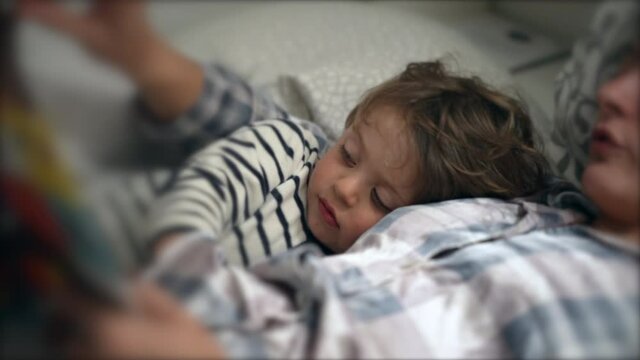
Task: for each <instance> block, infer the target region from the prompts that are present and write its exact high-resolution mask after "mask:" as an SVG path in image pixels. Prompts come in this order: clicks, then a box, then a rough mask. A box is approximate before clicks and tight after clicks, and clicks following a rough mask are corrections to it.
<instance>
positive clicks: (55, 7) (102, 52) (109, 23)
mask: <svg viewBox="0 0 640 360" xmlns="http://www.w3.org/2000/svg"><path fill="white" fill-rule="evenodd" d="M19 10H20V14H21V15H22V17H23V18H27V19H33V20H35V21H37V22H39V23H42V24H44V25H47V26H49V27H51V28H53V29H55V30H58V31H61V32H63V33H66V34H68V35H69V36H70V37H71V38H73V39H75V40H77V41H78V42H79V43H80V44H81V45H82V46H83V47H84V48H86V49H87V50H89V52H90V53H92V54H94V55H95V56H97V57H98V58H99V59H101V60H104V61H106V62H108V63H110V64H112V65H114V66H115V67H116V68H118V69H120V70H121V71H123V72H124V73H125V74H126V75H127V76H129V77H130V78H131V79H132V80H133V82H134V83H135V85H136V86H137V88H138V89H139V97H140V98H141V99H142V100H143V101H142V105H143V106H142V108H143V109H144V110H145V111H144V113H145V115H147V116H145V118H146V119H147V120H149V119H150V120H151V121H145V122H144V123H143V126H144V128H145V130H147V131H145V133H146V134H148V135H149V136H150V137H152V138H156V139H160V140H177V141H179V142H184V143H188V144H186V146H185V148H191V149H196V148H198V147H201V146H202V145H203V144H206V143H208V142H209V141H211V140H212V139H217V138H219V137H222V136H225V135H227V134H229V133H230V132H232V131H233V130H235V129H237V128H239V127H240V126H242V125H246V124H248V123H249V122H252V121H256V120H263V119H266V118H274V117H279V118H281V117H286V115H285V114H284V112H283V111H282V110H281V109H280V108H279V107H278V106H277V105H275V104H274V103H273V102H272V101H271V100H269V99H267V98H266V97H264V96H261V94H259V93H257V92H256V91H255V90H254V89H252V88H251V86H249V85H248V84H247V83H246V82H245V81H244V80H243V79H242V78H241V77H239V76H237V75H235V74H233V73H232V72H230V71H229V70H228V69H225V68H224V67H222V66H220V65H211V66H202V65H201V64H199V63H197V62H194V61H192V60H191V59H189V58H188V57H186V56H185V55H183V54H181V53H180V52H178V51H176V50H175V49H173V48H172V47H171V46H170V44H168V43H167V42H166V41H165V40H164V39H163V38H162V37H161V36H159V35H158V34H157V33H156V32H155V31H154V29H153V27H152V25H151V24H150V23H149V21H148V20H147V18H146V5H145V2H144V1H138V0H131V1H113V0H98V1H95V2H93V4H92V5H91V7H90V8H89V9H88V10H87V11H86V12H83V13H79V12H75V11H72V10H71V9H69V8H67V7H65V6H64V5H63V4H61V3H59V2H56V1H52V0H21V1H20V2H19Z"/></svg>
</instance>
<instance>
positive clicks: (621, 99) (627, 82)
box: [598, 65, 640, 120]
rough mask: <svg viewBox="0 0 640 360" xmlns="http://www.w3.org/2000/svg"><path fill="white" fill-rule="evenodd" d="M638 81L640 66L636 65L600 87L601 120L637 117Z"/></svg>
mask: <svg viewBox="0 0 640 360" xmlns="http://www.w3.org/2000/svg"><path fill="white" fill-rule="evenodd" d="M638 80H640V79H639V71H638V65H635V66H633V67H630V68H627V69H625V70H624V71H622V72H621V73H620V74H619V75H618V76H616V77H615V78H613V79H611V80H609V81H608V82H606V83H605V84H604V85H602V86H601V87H600V89H599V90H598V105H599V106H600V119H602V120H607V119H609V118H612V117H620V118H626V117H631V115H637V112H638V96H639V95H640V94H639V93H640V91H639V86H638ZM635 120H637V119H635Z"/></svg>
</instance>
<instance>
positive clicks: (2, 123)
mask: <svg viewBox="0 0 640 360" xmlns="http://www.w3.org/2000/svg"><path fill="white" fill-rule="evenodd" d="M0 20H2V21H1V22H0V23H2V26H1V27H2V29H1V31H0V32H2V35H1V37H2V44H1V45H2V49H1V50H0V52H1V53H2V54H1V55H0V58H1V60H2V64H1V65H2V74H1V75H2V76H1V77H0V115H1V116H0V131H1V132H0V135H1V141H2V142H1V145H2V164H1V167H0V193H1V197H0V211H1V212H0V221H1V222H2V241H1V242H0V244H1V245H0V249H1V252H0V254H1V255H0V256H1V261H0V280H1V281H2V282H1V284H2V285H1V290H0V319H1V321H2V332H1V334H0V340H1V341H0V343H2V349H1V350H0V354H1V357H2V358H15V357H20V358H23V357H45V356H50V355H51V354H52V353H51V348H50V343H49V335H50V330H51V329H50V327H51V323H52V321H53V319H55V318H56V316H57V314H56V306H55V301H54V299H59V298H60V297H61V296H65V295H68V294H70V293H74V294H77V293H81V294H83V295H86V296H88V297H99V298H101V300H103V301H111V302H113V301H119V299H122V291H121V287H122V286H123V285H124V284H123V281H122V280H123V277H124V274H123V273H122V267H121V264H120V263H119V260H118V258H117V257H116V255H115V252H114V251H113V250H112V249H111V247H110V246H109V244H108V243H107V242H106V240H105V237H104V236H103V232H102V230H101V229H100V227H99V226H98V223H97V221H96V220H95V219H94V217H93V213H92V212H91V211H90V209H89V207H88V204H87V203H86V202H85V201H84V198H83V187H82V184H81V183H80V182H79V181H77V179H75V178H74V176H73V174H74V171H73V169H72V168H71V166H69V163H68V162H66V161H65V158H64V156H62V153H61V152H60V151H59V148H58V146H57V145H58V144H57V137H56V134H55V133H54V131H53V130H52V129H50V128H49V127H48V124H47V122H46V121H45V120H44V119H43V118H42V117H41V116H40V115H39V113H38V111H37V109H34V108H33V107H32V106H31V105H30V103H29V102H28V97H27V96H25V93H24V91H23V89H22V87H21V86H19V85H20V81H19V76H18V74H17V72H16V70H15V69H16V67H15V66H13V65H14V64H13V61H12V59H11V54H12V52H11V50H12V48H11V42H12V38H11V33H12V30H13V25H12V23H11V21H12V19H11V17H10V15H8V14H6V13H2V19H0ZM7 20H8V21H7ZM55 330H58V329H55Z"/></svg>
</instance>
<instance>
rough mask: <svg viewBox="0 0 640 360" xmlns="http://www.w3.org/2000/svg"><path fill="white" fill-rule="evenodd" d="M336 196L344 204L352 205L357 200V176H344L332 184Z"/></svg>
mask: <svg viewBox="0 0 640 360" xmlns="http://www.w3.org/2000/svg"><path fill="white" fill-rule="evenodd" d="M333 188H334V191H335V193H336V196H337V197H338V199H339V200H340V201H342V202H343V203H344V204H345V205H346V206H349V207H350V206H354V205H355V204H356V203H357V202H358V196H359V195H358V192H359V190H360V184H359V181H358V177H357V176H345V177H343V178H341V179H339V180H338V181H336V183H335V184H334V186H333Z"/></svg>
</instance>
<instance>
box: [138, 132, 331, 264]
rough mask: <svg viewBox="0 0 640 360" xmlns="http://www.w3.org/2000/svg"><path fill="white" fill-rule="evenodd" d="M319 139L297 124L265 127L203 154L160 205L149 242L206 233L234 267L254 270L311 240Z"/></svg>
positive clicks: (150, 227) (227, 139)
mask: <svg viewBox="0 0 640 360" xmlns="http://www.w3.org/2000/svg"><path fill="white" fill-rule="evenodd" d="M318 152H319V144H318V141H317V140H316V137H315V136H314V135H313V134H312V133H311V132H310V131H308V130H306V129H304V128H303V127H301V126H300V125H299V124H298V123H296V122H295V121H291V120H264V121H260V122H257V123H254V124H251V125H248V126H244V127H242V128H240V129H239V130H236V131H235V132H233V133H232V134H231V135H228V136H227V137H225V138H223V139H220V140H218V141H215V142H213V143H212V144H211V145H209V146H207V147H205V148H204V149H202V150H200V151H199V152H197V153H196V154H195V155H194V156H193V157H191V158H190V159H189V160H188V161H187V163H186V164H185V166H184V167H183V168H182V170H180V172H179V173H178V174H177V176H176V177H175V180H174V182H173V183H172V184H171V186H170V189H169V190H168V192H167V193H165V194H164V195H163V196H162V197H161V198H160V199H159V200H158V201H157V202H156V203H155V204H154V205H153V208H152V210H151V216H150V222H149V225H148V226H147V227H146V228H147V231H148V232H147V235H146V236H145V237H147V238H150V239H158V238H159V237H161V236H162V235H164V234H167V233H172V232H181V233H183V232H193V231H198V232H207V233H209V234H211V236H213V237H214V238H216V241H217V242H219V243H220V244H221V246H222V247H223V248H224V250H225V253H226V254H227V256H228V259H229V261H231V262H232V263H235V264H244V265H249V264H252V263H255V262H258V261H260V260H263V259H264V258H265V257H267V256H271V255H274V254H278V253H282V252H284V251H286V250H288V249H290V248H292V247H293V246H296V245H299V244H301V243H303V242H305V241H307V240H310V241H312V240H313V236H312V235H311V234H310V231H309V229H308V227H307V224H306V219H305V213H306V192H307V180H308V178H309V173H310V172H311V170H312V169H313V165H314V163H315V161H316V160H317V159H318Z"/></svg>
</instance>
